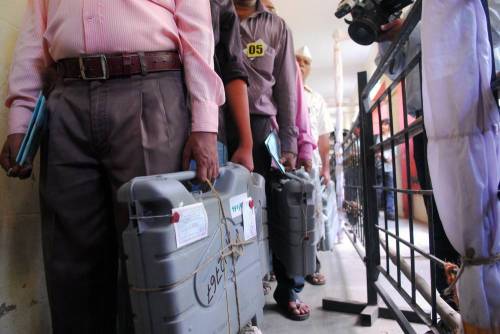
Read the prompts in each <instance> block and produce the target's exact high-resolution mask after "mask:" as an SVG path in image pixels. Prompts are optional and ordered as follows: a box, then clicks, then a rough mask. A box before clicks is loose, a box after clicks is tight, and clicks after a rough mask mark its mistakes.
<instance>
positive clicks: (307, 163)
mask: <svg viewBox="0 0 500 334" xmlns="http://www.w3.org/2000/svg"><path fill="white" fill-rule="evenodd" d="M298 167H299V168H300V167H304V169H305V170H306V172H308V173H309V172H310V171H311V170H312V167H313V163H312V160H306V159H299V166H298Z"/></svg>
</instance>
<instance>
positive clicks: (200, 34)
mask: <svg viewBox="0 0 500 334" xmlns="http://www.w3.org/2000/svg"><path fill="white" fill-rule="evenodd" d="M175 19H176V23H177V29H178V31H179V38H180V43H181V45H180V54H181V58H182V62H183V65H184V77H185V80H186V85H187V88H188V92H189V98H190V102H191V131H193V132H217V129H218V110H219V106H220V105H222V104H224V100H225V96H224V88H223V85H222V81H221V79H220V78H219V76H218V75H217V74H216V73H215V71H214V61H213V59H214V36H213V30H212V23H211V13H210V2H209V0H176V1H175Z"/></svg>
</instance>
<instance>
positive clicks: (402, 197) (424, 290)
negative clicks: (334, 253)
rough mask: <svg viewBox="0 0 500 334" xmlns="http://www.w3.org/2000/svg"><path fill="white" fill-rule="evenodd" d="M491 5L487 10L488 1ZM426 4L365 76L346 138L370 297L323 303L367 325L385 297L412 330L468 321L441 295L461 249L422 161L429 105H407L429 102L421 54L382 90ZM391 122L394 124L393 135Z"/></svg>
mask: <svg viewBox="0 0 500 334" xmlns="http://www.w3.org/2000/svg"><path fill="white" fill-rule="evenodd" d="M483 3H484V4H485V6H486V7H485V8H487V4H486V1H483ZM421 6H422V1H421V0H418V1H416V2H415V5H414V6H413V8H412V9H411V12H410V13H409V15H408V16H407V19H406V20H405V23H404V26H403V28H402V31H401V33H400V35H399V37H398V39H397V40H396V41H395V42H393V43H392V45H391V46H390V48H389V49H388V50H387V52H386V53H385V54H384V55H383V56H382V58H381V60H380V62H379V66H378V67H377V69H376V71H375V73H374V74H373V75H372V77H371V78H370V80H369V81H368V82H367V74H366V72H362V73H358V91H359V106H360V112H359V116H358V118H357V120H356V121H355V122H354V124H353V126H352V128H351V130H350V131H349V132H348V133H347V134H346V135H345V137H344V143H343V154H344V160H343V167H344V177H345V181H344V182H345V201H344V205H343V207H344V211H345V214H346V217H347V220H348V222H349V224H348V226H347V228H346V233H347V235H348V236H349V239H350V240H351V241H352V242H353V244H354V245H355V247H356V249H357V251H358V253H359V254H360V256H361V257H362V258H363V260H364V262H365V264H366V269H367V292H368V301H367V303H366V304H363V305H364V309H363V311H362V308H360V307H359V305H353V304H352V303H346V302H339V301H334V300H329V299H325V300H324V303H323V306H324V308H325V309H331V310H336V311H339V310H340V311H342V310H343V311H346V310H347V312H349V310H351V311H352V312H353V313H360V312H361V315H362V321H361V323H362V324H370V323H371V322H372V321H373V314H372V313H370V311H369V309H370V307H372V308H373V307H376V308H378V296H380V297H381V298H382V300H383V301H384V302H385V304H386V305H387V311H388V312H379V316H384V313H389V314H386V315H388V316H390V317H392V318H394V319H395V320H397V321H398V323H399V324H400V326H401V328H402V329H403V331H404V332H405V333H415V330H414V328H413V327H412V324H411V322H410V321H412V322H420V323H423V324H426V325H427V326H428V327H429V328H430V329H431V330H432V331H433V332H436V333H437V332H440V333H446V332H447V330H448V329H453V328H454V327H455V326H458V325H459V324H460V315H459V313H457V312H455V311H453V309H451V308H450V306H449V305H451V304H452V298H451V296H440V294H439V292H438V285H439V284H438V283H439V282H441V283H440V284H441V285H442V282H443V279H444V268H445V266H448V264H449V262H458V254H457V257H456V258H455V257H454V255H453V252H452V251H450V252H449V253H448V252H447V248H450V247H451V245H449V241H447V238H446V240H444V239H443V235H444V232H442V231H441V230H442V228H440V221H439V216H438V213H437V210H436V208H435V203H434V200H433V192H432V187H431V182H430V177H429V174H428V170H427V164H426V161H424V160H422V159H425V156H426V154H421V155H420V154H418V153H420V152H425V150H426V137H425V130H424V120H423V117H425V110H422V108H416V109H415V107H414V106H412V108H413V110H409V109H410V108H409V106H408V103H407V96H408V93H409V94H419V95H420V100H422V95H421V92H422V89H421V77H422V74H421V73H422V63H421V52H417V53H416V54H415V55H414V57H413V58H412V59H410V60H409V61H407V62H406V64H405V66H404V68H403V69H402V70H401V71H400V73H399V74H398V75H396V77H395V78H393V80H392V82H390V83H388V84H387V87H386V88H385V89H384V88H381V89H380V92H374V89H375V88H376V87H379V85H380V82H381V78H382V77H383V76H384V74H385V73H387V72H388V71H389V70H390V69H391V68H392V66H393V65H394V61H395V59H396V57H397V54H398V53H399V52H400V51H401V50H402V49H403V48H405V46H406V45H407V43H408V40H409V39H410V35H411V34H412V32H413V31H414V30H415V29H416V27H417V25H418V24H419V22H420V19H421ZM493 73H495V71H494V72H493ZM410 75H412V76H414V77H415V76H416V75H418V77H419V78H420V86H419V87H417V88H416V89H418V91H415V87H412V90H411V91H409V90H408V84H407V80H408V78H409V76H410ZM493 79H494V80H492V82H493V86H492V87H493V89H494V90H496V91H497V93H498V90H500V83H499V80H496V81H495V78H493ZM373 93H378V94H375V96H376V97H375V98H371V96H373V95H374V94H373ZM395 93H399V94H395ZM395 97H396V99H395ZM383 121H384V122H385V121H387V122H388V127H389V131H388V132H387V133H386V134H385V135H384V134H383V133H384V131H383V128H382V123H383ZM412 166H413V167H412ZM415 174H417V175H415ZM417 180H418V181H417ZM499 189H500V187H499ZM422 199H423V200H422ZM391 201H392V205H389V204H391ZM422 202H423V203H422ZM422 204H423V206H424V208H425V212H426V216H427V219H426V222H418V221H417V219H416V218H417V217H416V212H417V211H419V212H421V211H422V210H417V207H418V206H419V207H420V209H421V208H422ZM392 208H393V209H392ZM391 210H393V211H394V215H392V212H390V211H391ZM423 236H424V237H425V239H422V237H423ZM417 239H418V240H417ZM446 242H448V244H446ZM382 256H385V258H382ZM447 257H449V258H447ZM448 261H449V262H448ZM448 274H453V272H452V271H451V273H450V272H448ZM380 275H382V276H383V277H384V279H385V283H382V281H381V280H380V279H379V276H380ZM390 290H392V291H393V292H394V291H395V292H396V295H399V296H400V297H401V298H402V300H404V301H405V302H406V304H407V306H408V307H409V309H410V311H409V312H405V311H401V310H400V306H399V305H397V303H396V302H395V301H394V300H393V299H392V298H391V294H390V293H389V291H390ZM392 295H394V294H392ZM442 297H443V298H444V299H443V298H442ZM355 306H358V307H355ZM439 320H442V321H439Z"/></svg>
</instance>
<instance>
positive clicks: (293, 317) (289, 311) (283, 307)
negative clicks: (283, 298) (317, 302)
mask: <svg viewBox="0 0 500 334" xmlns="http://www.w3.org/2000/svg"><path fill="white" fill-rule="evenodd" d="M295 304H296V305H301V304H304V303H302V302H301V301H300V300H299V299H297V300H295ZM278 306H279V307H280V308H281V310H282V311H283V312H284V313H285V314H286V316H287V318H288V319H290V320H294V321H304V320H307V319H309V316H310V315H311V311H310V310H309V312H307V313H305V314H295V312H293V309H292V307H290V305H289V304H288V302H287V303H278Z"/></svg>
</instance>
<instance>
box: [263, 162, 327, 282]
mask: <svg viewBox="0 0 500 334" xmlns="http://www.w3.org/2000/svg"><path fill="white" fill-rule="evenodd" d="M313 191H314V184H313V181H312V180H311V178H310V177H309V175H308V174H307V173H306V172H303V171H296V172H293V173H286V175H285V176H284V177H282V176H278V177H273V181H272V183H271V198H270V199H268V200H269V202H270V203H269V207H270V212H271V215H270V217H269V240H270V244H271V250H272V252H273V255H274V256H276V257H277V258H278V259H279V260H280V261H281V263H283V265H284V266H285V268H286V270H287V273H288V275H290V276H307V275H310V274H313V273H314V272H315V271H316V247H317V244H318V241H319V231H318V228H317V226H316V220H315V219H314V207H315V206H314V199H313Z"/></svg>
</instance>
